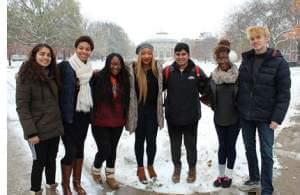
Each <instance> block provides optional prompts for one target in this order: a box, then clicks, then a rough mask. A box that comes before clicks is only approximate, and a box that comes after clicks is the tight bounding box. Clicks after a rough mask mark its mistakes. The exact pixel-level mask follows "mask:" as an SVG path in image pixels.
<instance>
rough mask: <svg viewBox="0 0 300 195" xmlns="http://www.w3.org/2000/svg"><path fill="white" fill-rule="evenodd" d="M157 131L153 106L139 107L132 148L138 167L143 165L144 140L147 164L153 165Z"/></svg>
mask: <svg viewBox="0 0 300 195" xmlns="http://www.w3.org/2000/svg"><path fill="white" fill-rule="evenodd" d="M157 131H158V124H157V113H156V109H155V108H142V109H141V108H140V109H139V113H138V123H137V128H136V130H135V143H134V150H135V156H136V161H137V164H138V167H143V166H144V144H145V140H146V144H147V146H146V153H147V158H148V163H147V164H148V165H153V162H154V158H155V154H156V136H157Z"/></svg>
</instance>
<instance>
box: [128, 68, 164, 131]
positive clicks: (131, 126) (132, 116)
mask: <svg viewBox="0 0 300 195" xmlns="http://www.w3.org/2000/svg"><path fill="white" fill-rule="evenodd" d="M127 69H128V72H129V80H130V102H129V110H128V118H127V122H126V125H125V128H126V130H127V131H129V132H131V133H132V132H134V131H135V129H136V127H137V120H138V100H137V95H136V91H135V74H134V70H133V64H129V65H127ZM157 70H158V96H157V122H158V127H159V128H160V129H162V128H163V127H164V116H163V95H162V91H163V68H162V65H161V64H159V63H157Z"/></svg>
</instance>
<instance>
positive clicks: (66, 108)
mask: <svg viewBox="0 0 300 195" xmlns="http://www.w3.org/2000/svg"><path fill="white" fill-rule="evenodd" d="M58 69H59V72H60V78H61V83H62V87H61V89H60V94H59V104H60V109H61V113H62V117H63V121H64V122H66V123H69V124H71V123H73V119H74V113H75V108H76V101H77V94H78V90H79V88H78V87H79V86H78V85H77V78H76V73H75V71H74V70H73V68H72V67H71V65H70V63H69V62H68V61H63V62H61V63H59V64H58Z"/></svg>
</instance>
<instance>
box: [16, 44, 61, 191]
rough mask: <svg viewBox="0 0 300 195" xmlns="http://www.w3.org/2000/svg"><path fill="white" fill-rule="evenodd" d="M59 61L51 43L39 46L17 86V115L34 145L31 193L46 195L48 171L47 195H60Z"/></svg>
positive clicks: (24, 66)
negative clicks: (44, 178)
mask: <svg viewBox="0 0 300 195" xmlns="http://www.w3.org/2000/svg"><path fill="white" fill-rule="evenodd" d="M58 83H59V80H58V74H57V70H56V58H55V55H54V52H53V50H52V48H51V47H50V46H49V45H47V44H38V45H36V46H35V47H34V48H33V49H32V50H31V53H30V56H29V59H28V60H27V61H25V62H24V63H23V64H22V66H21V68H20V70H19V72H18V74H17V83H16V105H17V113H18V115H19V119H20V122H21V126H22V128H23V132H24V138H25V139H26V140H27V141H28V144H29V146H30V149H31V152H32V157H33V163H32V170H31V188H30V194H32V195H42V191H43V190H42V189H41V184H42V175H43V170H44V169H45V175H46V191H47V194H57V193H58V191H57V190H56V188H57V185H58V184H57V183H56V182H55V172H56V155H57V151H58V144H59V139H60V136H61V135H63V132H64V129H63V125H62V119H61V113H60V109H59V103H58Z"/></svg>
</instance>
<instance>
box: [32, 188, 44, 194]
mask: <svg viewBox="0 0 300 195" xmlns="http://www.w3.org/2000/svg"><path fill="white" fill-rule="evenodd" d="M29 195H43V190H42V189H41V190H40V191H38V192H34V191H29Z"/></svg>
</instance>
